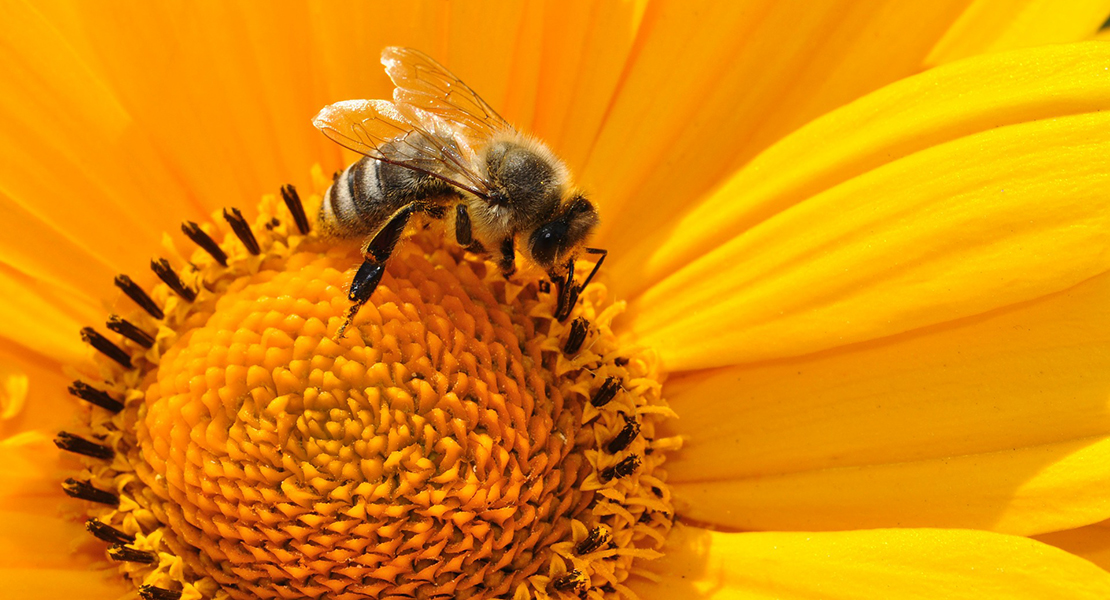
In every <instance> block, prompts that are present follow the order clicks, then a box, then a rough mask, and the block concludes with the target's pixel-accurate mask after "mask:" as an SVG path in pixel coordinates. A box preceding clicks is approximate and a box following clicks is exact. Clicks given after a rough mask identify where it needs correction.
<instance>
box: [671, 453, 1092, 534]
mask: <svg viewBox="0 0 1110 600" xmlns="http://www.w3.org/2000/svg"><path fill="white" fill-rule="evenodd" d="M1107 463H1110V437H1106V436H1104V437H1092V438H1087V439H1082V440H1076V441H1072V442H1060V443H1056V444H1042V445H1039V446H1033V447H1030V448H1017V449H1014V450H1010V451H1000V452H993V453H983V454H974V455H969V456H953V457H945V458H935V459H924V460H917V461H913V462H904V463H890V464H882V465H874V466H864V467H842V468H836V469H822V470H814V471H807V472H802V473H788V474H784V475H776V476H765V477H754V478H750V479H742V480H731V481H699V482H689V483H673V484H672V486H671V487H672V489H673V490H674V493H675V495H676V496H677V497H678V498H680V499H681V500H682V501H683V502H684V503H685V505H686V506H688V508H687V509H686V510H685V511H683V514H684V515H686V516H688V517H689V518H691V519H694V520H697V521H701V522H708V523H714V524H717V525H722V526H726V527H735V528H738V529H767V530H790V531H805V530H821V531H831V530H839V529H850V528H854V527H888V526H899V527H967V528H976V529H985V530H990V531H998V532H1003V533H1013V534H1018V535H1031V534H1037V533H1044V532H1046V531H1056V530H1060V529H1068V528H1070V527H1075V526H1078V525H1082V524H1086V523H1091V522H1093V521H1097V520H1100V519H1104V518H1106V516H1107V515H1110V498H1107V496H1106V493H1105V490H1106V486H1107V485H1108V484H1110V465H1108V464H1107Z"/></svg>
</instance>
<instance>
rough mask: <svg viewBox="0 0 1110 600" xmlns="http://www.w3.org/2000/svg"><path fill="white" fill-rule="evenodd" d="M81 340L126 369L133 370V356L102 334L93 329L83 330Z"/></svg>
mask: <svg viewBox="0 0 1110 600" xmlns="http://www.w3.org/2000/svg"><path fill="white" fill-rule="evenodd" d="M81 339H82V340H83V341H84V342H85V343H86V344H88V345H90V346H92V347H93V348H96V349H97V350H98V351H99V352H100V353H101V354H103V355H104V356H107V357H108V358H110V359H112V360H114V361H116V362H117V363H119V364H120V365H121V366H123V367H124V368H127V369H130V368H131V356H130V355H128V354H127V352H124V350H123V348H120V347H119V346H117V345H115V344H114V343H112V341H111V340H109V339H108V338H106V337H104V336H102V335H100V332H98V331H97V330H95V329H93V328H92V327H82V328H81Z"/></svg>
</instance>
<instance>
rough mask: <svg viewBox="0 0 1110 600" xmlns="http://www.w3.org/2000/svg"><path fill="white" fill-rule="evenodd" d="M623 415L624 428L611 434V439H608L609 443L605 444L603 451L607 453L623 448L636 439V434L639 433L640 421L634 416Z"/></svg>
mask: <svg viewBox="0 0 1110 600" xmlns="http://www.w3.org/2000/svg"><path fill="white" fill-rule="evenodd" d="M623 416H624V428H623V429H621V430H620V432H618V433H617V435H615V436H613V439H611V440H609V443H608V444H607V445H606V446H605V451H606V452H608V453H609V454H616V453H618V452H620V451H622V450H624V449H625V448H627V447H628V445H629V444H631V443H632V440H634V439H636V436H638V435H640V422H639V421H638V420H636V417H630V416H628V415H623Z"/></svg>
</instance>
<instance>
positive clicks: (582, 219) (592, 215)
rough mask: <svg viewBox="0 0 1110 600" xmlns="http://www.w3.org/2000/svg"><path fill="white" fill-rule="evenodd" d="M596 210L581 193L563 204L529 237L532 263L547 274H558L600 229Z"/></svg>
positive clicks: (529, 251)
mask: <svg viewBox="0 0 1110 600" xmlns="http://www.w3.org/2000/svg"><path fill="white" fill-rule="evenodd" d="M597 222H598V216H597V209H596V208H594V205H593V203H591V202H590V201H589V200H587V199H586V197H585V196H583V195H582V194H579V193H575V194H573V195H572V196H571V197H570V198H568V199H567V200H566V201H564V202H563V203H562V204H561V205H560V206H559V208H558V209H557V210H556V211H555V214H553V215H552V216H551V218H550V219H548V220H547V221H545V222H544V223H541V224H540V226H539V227H537V228H536V229H535V230H533V231H532V235H531V236H530V237H529V238H528V253H529V254H530V255H531V257H532V261H533V262H535V263H536V264H537V265H539V266H541V267H543V268H544V269H546V270H547V271H548V272H551V271H557V270H558V269H559V267H560V265H562V264H563V263H564V262H565V261H566V260H567V259H568V258H570V257H571V256H573V255H574V253H575V252H577V251H578V249H579V248H580V247H581V246H582V245H583V244H585V243H586V239H587V238H589V237H590V234H591V233H593V230H594V229H595V228H596V227H597Z"/></svg>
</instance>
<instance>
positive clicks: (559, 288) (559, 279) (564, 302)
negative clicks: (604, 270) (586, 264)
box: [549, 248, 609, 322]
mask: <svg viewBox="0 0 1110 600" xmlns="http://www.w3.org/2000/svg"><path fill="white" fill-rule="evenodd" d="M585 252H586V254H600V255H601V258H599V259H597V262H596V263H594V268H593V270H591V271H590V274H589V275H587V276H586V279H585V280H583V281H582V284H581V285H578V284H577V283H575V281H574V259H573V258H572V259H571V260H569V261H567V265H566V276H562V275H554V274H549V275H550V277H551V280H552V281H554V282H555V288H556V293H557V294H558V303H557V305H556V307H555V318H556V319H557V320H559V321H560V322H561V321H565V320H566V319H567V317H569V316H570V311H572V310H574V305H575V304H577V303H578V294H580V293H581V292H582V290H584V289H586V286H588V285H590V281H593V278H594V275H597V270H598V269H600V268H601V263H603V262H605V257H606V256H609V251H608V250H604V249H602V248H586V249H585Z"/></svg>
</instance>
